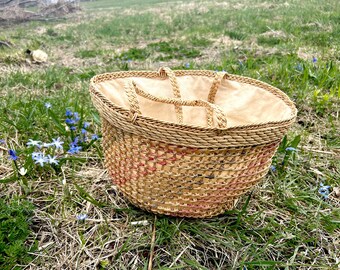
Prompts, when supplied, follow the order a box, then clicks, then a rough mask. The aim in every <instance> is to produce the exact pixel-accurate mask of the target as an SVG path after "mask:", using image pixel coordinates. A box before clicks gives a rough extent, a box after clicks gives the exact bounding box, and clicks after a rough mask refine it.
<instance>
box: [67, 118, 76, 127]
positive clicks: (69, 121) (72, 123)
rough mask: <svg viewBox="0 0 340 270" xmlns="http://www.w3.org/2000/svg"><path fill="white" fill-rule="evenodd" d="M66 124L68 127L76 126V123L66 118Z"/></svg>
mask: <svg viewBox="0 0 340 270" xmlns="http://www.w3.org/2000/svg"><path fill="white" fill-rule="evenodd" d="M65 123H66V124H68V125H74V124H75V123H76V122H75V121H74V120H73V119H71V118H66V120H65Z"/></svg>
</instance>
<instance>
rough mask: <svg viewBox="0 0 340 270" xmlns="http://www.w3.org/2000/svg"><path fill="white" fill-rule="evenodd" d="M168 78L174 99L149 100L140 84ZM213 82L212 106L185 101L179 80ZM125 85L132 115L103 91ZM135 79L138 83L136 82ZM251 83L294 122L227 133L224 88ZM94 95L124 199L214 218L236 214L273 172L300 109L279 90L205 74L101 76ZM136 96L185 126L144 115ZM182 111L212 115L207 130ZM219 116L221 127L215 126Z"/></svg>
mask: <svg viewBox="0 0 340 270" xmlns="http://www.w3.org/2000/svg"><path fill="white" fill-rule="evenodd" d="M164 76H165V77H168V78H169V80H170V82H171V86H172V89H173V94H174V98H168V97H167V98H165V97H161V96H155V95H151V94H150V93H148V91H147V89H144V90H143V89H141V88H140V87H139V86H138V82H137V81H136V77H137V78H139V77H141V78H154V79H157V78H160V77H164ZM180 76H205V77H207V78H213V83H212V85H211V88H210V90H209V89H208V90H209V92H207V100H206V101H204V100H184V99H182V98H181V92H180V89H179V87H178V83H177V80H176V77H177V78H178V77H180ZM117 78H126V84H125V95H126V97H127V98H128V101H129V104H130V109H126V108H122V107H120V106H117V105H116V104H114V103H113V102H111V101H110V100H109V99H108V98H107V97H106V96H105V95H104V94H103V93H101V91H100V89H99V87H97V85H98V84H99V83H101V82H105V81H112V80H115V79H117ZM132 78H133V79H132ZM224 79H228V80H230V81H235V82H242V83H247V84H250V85H255V86H257V87H260V88H261V89H264V90H266V91H268V92H270V93H272V94H273V95H275V96H277V97H279V98H280V99H281V100H283V101H284V103H285V104H286V105H287V107H289V108H290V109H291V116H290V117H289V119H286V120H283V121H272V122H265V123H255V124H253V125H243V126H237V127H232V128H228V121H227V120H228V119H227V117H226V115H225V114H224V113H223V111H222V110H221V109H220V108H219V107H218V106H216V105H215V104H213V103H214V101H215V96H216V92H217V91H218V88H219V85H220V83H221V81H222V80H224ZM90 93H91V95H92V100H93V103H94V105H95V106H96V108H97V109H98V110H99V112H100V114H101V118H102V130H103V149H104V153H105V162H106V167H107V169H108V171H109V173H110V175H111V177H112V179H113V182H114V183H115V184H116V185H117V186H118V187H119V189H120V190H121V191H122V192H123V194H124V195H125V196H126V197H127V198H128V199H129V200H130V201H131V202H132V203H133V204H135V205H137V206H139V207H141V208H143V209H146V210H148V211H152V212H154V213H158V214H167V215H173V216H183V217H197V218H203V217H212V216H214V215H218V214H220V213H222V212H223V211H225V210H227V209H231V208H233V207H234V205H235V202H236V200H237V199H238V198H239V197H240V196H241V195H242V194H244V193H245V192H247V191H248V190H250V189H251V188H253V187H254V186H255V185H256V184H257V183H258V182H259V181H260V180H261V179H262V178H263V177H264V176H265V175H266V173H267V172H268V168H269V166H270V164H271V159H272V157H273V155H274V154H275V151H276V149H277V147H278V145H279V143H280V141H281V139H282V137H283V136H284V135H285V134H286V132H287V130H288V128H289V126H290V125H291V124H292V123H293V122H294V121H295V117H296V108H295V106H294V104H293V103H292V102H291V101H290V100H289V98H288V97H287V96H286V95H285V94H284V93H283V92H281V91H280V90H278V89H277V88H275V87H272V86H270V85H268V84H265V83H262V82H259V81H256V80H253V79H250V78H246V77H241V76H235V75H229V74H225V73H216V72H212V71H204V70H198V71H193V70H185V71H181V70H179V71H171V70H170V69H168V68H163V69H161V70H160V71H159V72H148V71H127V72H115V73H107V74H101V75H98V76H95V77H94V78H92V80H91V84H90ZM137 96H142V97H143V98H146V99H148V100H152V101H154V102H161V103H167V104H173V105H174V106H175V111H176V114H177V119H178V122H179V123H171V122H165V121H161V120H158V119H154V118H151V117H145V116H143V115H142V112H141V110H140V106H139V103H138V99H137ZM182 106H200V107H204V108H206V111H207V126H205V127H203V126H194V125H187V124H182V120H181V119H183V118H182V116H183V110H182ZM213 115H215V116H216V118H215V119H216V121H217V126H216V127H214V126H213V121H214V119H213Z"/></svg>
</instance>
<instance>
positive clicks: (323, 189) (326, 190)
mask: <svg viewBox="0 0 340 270" xmlns="http://www.w3.org/2000/svg"><path fill="white" fill-rule="evenodd" d="M320 186H321V187H320V188H319V190H318V192H319V194H320V195H321V196H322V197H323V198H324V199H328V195H329V193H330V188H331V187H330V186H324V184H323V183H321V184H320Z"/></svg>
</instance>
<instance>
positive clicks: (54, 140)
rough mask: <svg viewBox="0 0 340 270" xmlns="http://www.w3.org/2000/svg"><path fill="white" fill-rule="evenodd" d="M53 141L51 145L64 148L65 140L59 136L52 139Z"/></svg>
mask: <svg viewBox="0 0 340 270" xmlns="http://www.w3.org/2000/svg"><path fill="white" fill-rule="evenodd" d="M52 140H53V142H52V143H51V145H54V146H55V148H56V149H63V143H64V142H63V141H61V140H60V138H59V137H58V138H57V139H52Z"/></svg>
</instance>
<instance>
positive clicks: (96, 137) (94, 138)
mask: <svg viewBox="0 0 340 270" xmlns="http://www.w3.org/2000/svg"><path fill="white" fill-rule="evenodd" d="M91 139H92V140H94V141H96V140H99V137H98V135H97V134H93V135H92V136H91Z"/></svg>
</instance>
